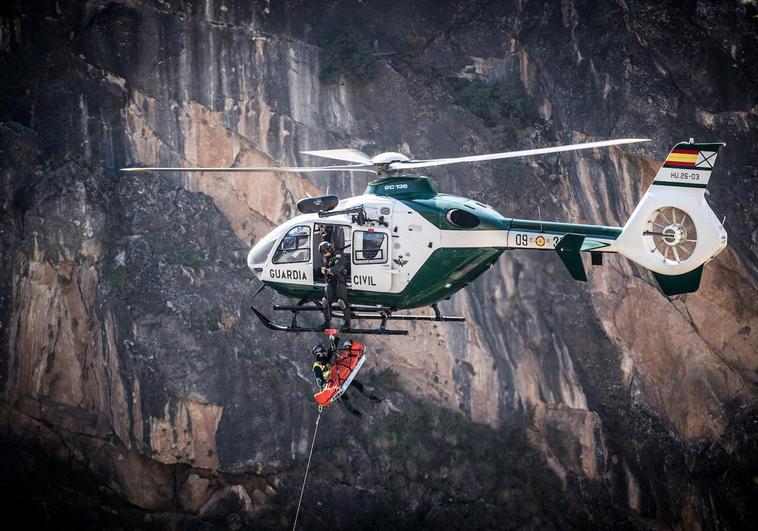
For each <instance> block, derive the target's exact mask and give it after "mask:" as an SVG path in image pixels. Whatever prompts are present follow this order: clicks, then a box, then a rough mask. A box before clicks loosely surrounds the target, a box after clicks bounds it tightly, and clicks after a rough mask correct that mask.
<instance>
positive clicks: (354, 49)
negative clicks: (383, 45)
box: [321, 27, 376, 83]
mask: <svg viewBox="0 0 758 531" xmlns="http://www.w3.org/2000/svg"><path fill="white" fill-rule="evenodd" d="M375 63H376V59H375V58H374V54H373V51H372V49H371V45H370V44H369V41H368V39H367V38H366V36H365V35H364V34H363V33H361V32H360V31H358V30H357V29H355V28H350V27H342V28H339V29H337V30H335V31H333V32H332V33H329V34H328V35H326V37H325V38H324V39H323V41H322V42H321V80H322V81H324V82H325V83H334V82H336V81H338V80H339V79H340V77H341V76H344V77H345V79H349V80H351V81H357V82H359V83H365V82H366V81H369V80H371V79H372V78H373V77H374V74H375V73H376V68H375V67H376V64H375Z"/></svg>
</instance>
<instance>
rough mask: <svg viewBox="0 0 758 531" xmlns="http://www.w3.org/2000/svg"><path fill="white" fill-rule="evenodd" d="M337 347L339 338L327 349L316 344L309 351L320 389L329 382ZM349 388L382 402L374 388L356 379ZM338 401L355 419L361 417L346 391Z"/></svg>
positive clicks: (314, 374) (333, 340)
mask: <svg viewBox="0 0 758 531" xmlns="http://www.w3.org/2000/svg"><path fill="white" fill-rule="evenodd" d="M337 345H339V338H334V339H332V344H331V345H330V347H329V348H327V347H325V346H324V345H322V344H318V345H315V346H314V347H313V349H311V352H312V353H313V357H314V358H315V361H314V363H313V376H315V378H316V383H318V385H319V387H320V388H321V389H323V388H324V387H326V385H327V382H328V380H329V372H330V370H331V368H332V358H333V356H334V353H335V352H336V351H337ZM350 387H355V389H357V390H358V392H359V393H361V394H362V395H364V396H366V397H368V398H369V399H370V400H372V401H374V402H381V401H382V400H384V399H383V398H382V397H381V396H380V395H379V394H377V392H376V388H374V387H372V386H370V385H365V384H363V383H361V382H360V381H358V380H357V379H353V381H352V382H351V383H350ZM340 399H341V401H342V405H343V406H345V409H347V410H348V411H349V412H350V413H352V414H353V415H355V416H356V417H360V416H361V415H362V413H361V412H360V411H359V410H358V409H356V408H355V407H354V406H353V403H352V401H351V400H350V397H349V396H348V394H347V391H345V392H344V393H343V394H342V396H341V397H340Z"/></svg>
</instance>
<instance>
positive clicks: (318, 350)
mask: <svg viewBox="0 0 758 531" xmlns="http://www.w3.org/2000/svg"><path fill="white" fill-rule="evenodd" d="M311 353H313V356H314V357H316V358H319V357H322V356H325V355H326V347H325V346H324V345H322V344H320V343H319V344H318V345H315V346H314V347H313V348H312V349H311Z"/></svg>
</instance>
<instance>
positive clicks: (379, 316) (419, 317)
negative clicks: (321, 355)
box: [251, 300, 465, 336]
mask: <svg viewBox="0 0 758 531" xmlns="http://www.w3.org/2000/svg"><path fill="white" fill-rule="evenodd" d="M332 307H333V311H332V317H334V318H337V319H342V318H344V313H343V311H342V309H341V308H339V306H338V305H336V304H335V305H333V306H332ZM431 308H432V310H433V311H434V315H428V314H426V315H425V314H395V313H394V312H395V311H396V310H395V309H394V308H391V307H388V306H366V305H360V304H355V305H350V309H351V310H352V318H353V319H354V320H362V321H380V323H379V326H378V327H377V328H352V327H351V328H343V329H342V332H343V333H345V332H350V333H353V334H376V335H395V336H399V335H407V334H408V331H407V330H393V329H389V328H387V323H388V322H389V321H436V322H456V323H460V322H463V321H465V318H464V317H460V316H452V315H442V313H441V312H440V310H439V308H438V307H437V305H436V304H433V305H432V306H431ZM251 309H252V310H253V312H254V313H255V315H256V316H257V317H258V319H260V321H261V322H262V323H263V324H264V325H265V326H266V328H269V329H270V330H276V331H279V332H321V331H322V330H323V328H321V327H309V326H300V325H299V324H298V322H297V316H298V315H299V314H300V312H319V313H322V312H323V311H324V308H323V306H322V305H321V304H319V303H318V302H314V303H313V304H306V301H305V300H301V301H299V302H298V304H294V305H292V304H277V305H274V307H273V309H274V311H284V312H292V320H291V322H290V325H289V326H283V325H278V324H276V323H274V322H273V321H272V320H271V319H269V318H268V317H266V316H265V315H264V314H263V313H262V312H261V311H260V310H258V309H257V308H256V307H255V306H251Z"/></svg>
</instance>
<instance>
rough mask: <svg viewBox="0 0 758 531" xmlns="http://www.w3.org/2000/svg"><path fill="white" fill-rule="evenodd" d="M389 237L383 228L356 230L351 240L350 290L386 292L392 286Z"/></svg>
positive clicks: (388, 233)
mask: <svg viewBox="0 0 758 531" xmlns="http://www.w3.org/2000/svg"><path fill="white" fill-rule="evenodd" d="M391 239H392V238H391V236H390V232H389V230H387V229H385V228H383V227H381V228H380V227H377V228H374V227H367V228H356V229H354V230H353V239H352V247H351V249H352V271H351V275H350V278H351V280H352V289H354V290H363V291H380V292H388V291H390V287H391V286H392V261H391V256H390V252H391V251H390V249H391V246H390V241H391Z"/></svg>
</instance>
